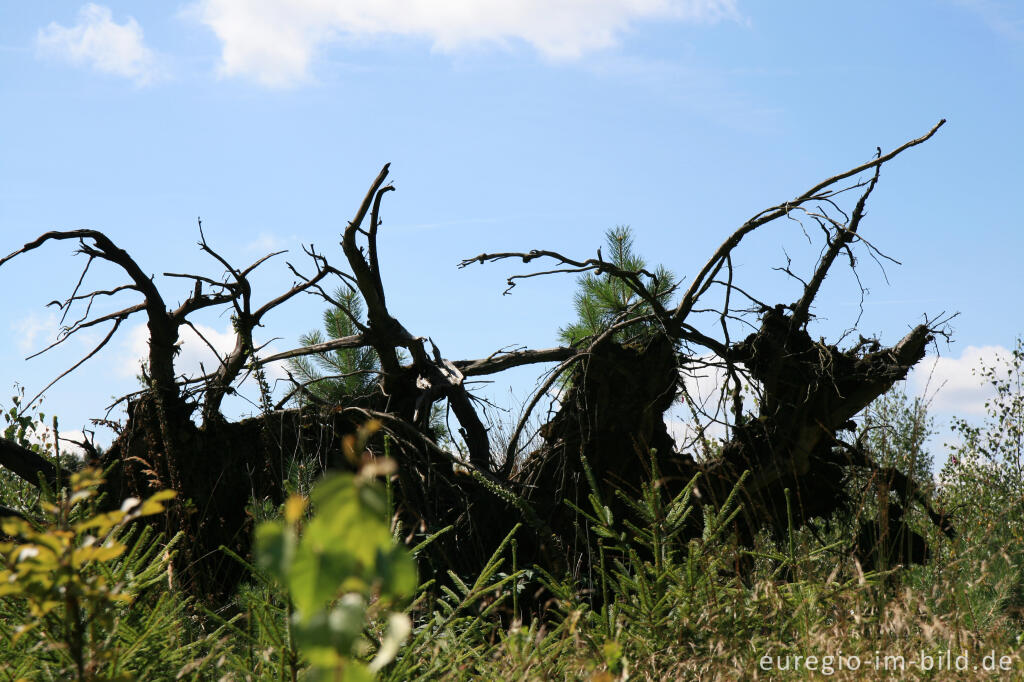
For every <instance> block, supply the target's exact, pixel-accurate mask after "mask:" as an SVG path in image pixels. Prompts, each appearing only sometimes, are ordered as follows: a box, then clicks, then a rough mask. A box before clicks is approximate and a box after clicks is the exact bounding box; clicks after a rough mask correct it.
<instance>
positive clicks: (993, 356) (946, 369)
mask: <svg viewBox="0 0 1024 682" xmlns="http://www.w3.org/2000/svg"><path fill="white" fill-rule="evenodd" d="M1009 355H1010V351H1009V350H1007V349H1006V348H1003V347H1002V346H980V347H979V346H967V347H966V348H964V349H963V351H962V352H961V353H960V357H958V358H956V357H945V356H943V357H939V356H930V357H927V358H925V359H924V360H923V361H922V362H921V363H920V364H919V365H918V366H917V367H915V368H914V371H913V372H912V373H911V375H910V377H909V378H908V379H909V381H908V383H909V384H910V385H911V386H912V387H913V389H914V390H915V391H916V392H917V393H919V394H925V395H927V396H928V397H930V398H931V404H930V407H931V409H933V410H935V411H937V412H946V413H949V414H954V415H958V416H964V417H967V416H973V415H981V414H984V413H985V401H986V400H989V399H990V398H992V396H993V395H994V393H993V390H992V387H991V386H989V385H987V384H985V383H984V381H983V380H982V378H981V377H980V376H978V375H976V374H975V370H977V369H978V368H980V367H981V366H982V365H985V366H988V367H992V366H998V365H999V364H1000V363H1001V360H1002V359H1004V358H1006V357H1008V356H1009Z"/></svg>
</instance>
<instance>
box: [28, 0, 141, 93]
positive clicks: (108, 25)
mask: <svg viewBox="0 0 1024 682" xmlns="http://www.w3.org/2000/svg"><path fill="white" fill-rule="evenodd" d="M36 45H37V47H38V48H39V49H40V50H41V51H42V52H43V53H45V54H49V55H53V56H55V57H58V58H61V59H64V60H66V61H68V62H70V63H72V64H75V65H79V66H90V67H92V68H93V69H95V70H96V71H100V72H102V73H109V74H113V75H115V76H123V77H124V78H130V79H132V80H134V81H135V82H136V83H137V84H139V85H144V84H146V83H149V82H151V81H153V80H154V79H155V78H156V77H157V70H156V62H155V58H154V55H153V52H152V51H151V50H150V49H149V48H148V47H146V45H145V44H144V43H143V39H142V27H141V26H139V23H138V22H137V21H135V19H134V18H132V17H128V19H127V21H125V23H123V24H118V23H116V22H114V19H113V15H112V14H111V12H110V9H109V8H108V7H103V6H101V5H94V4H92V3H89V4H88V5H85V6H84V7H82V9H80V10H79V11H78V23H77V24H75V25H74V26H71V27H70V28H69V27H65V26H61V25H60V24H58V23H56V22H51V23H50V25H49V26H47V27H46V28H44V29H40V30H39V33H38V34H37V35H36Z"/></svg>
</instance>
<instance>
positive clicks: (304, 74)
mask: <svg viewBox="0 0 1024 682" xmlns="http://www.w3.org/2000/svg"><path fill="white" fill-rule="evenodd" d="M189 13H190V14H191V15H192V16H194V17H196V18H197V19H198V20H199V21H200V22H202V23H203V24H205V25H206V26H208V27H209V28H210V29H212V30H213V32H214V33H215V34H216V35H217V37H218V38H219V39H220V41H221V43H222V50H221V63H220V72H221V74H222V75H224V76H242V77H246V78H251V79H253V80H255V81H257V82H259V83H262V84H263V85H267V86H271V87H284V86H290V85H295V84H298V83H302V82H304V81H307V80H308V79H309V77H310V75H309V68H310V63H311V61H312V60H313V58H314V56H315V55H316V53H317V52H318V51H319V50H320V49H321V48H323V47H324V46H326V45H328V44H330V43H332V42H335V41H338V40H341V39H346V38H347V39H352V38H357V39H359V38H367V37H377V36H385V35H391V36H404V37H411V38H419V39H426V40H428V41H430V42H431V43H432V44H433V46H434V48H435V49H437V50H441V51H444V52H452V51H456V50H459V49H463V48H466V47H478V46H481V45H498V46H507V45H511V44H515V43H525V44H527V45H529V46H531V47H532V48H533V49H535V50H536V51H537V52H539V53H540V54H542V55H543V56H545V57H548V58H553V59H574V58H578V57H580V56H582V55H584V54H586V53H588V52H591V51H594V50H600V49H603V48H608V47H611V46H614V45H616V44H617V43H618V41H619V39H620V37H621V35H622V34H623V33H625V32H627V31H628V30H629V29H630V28H631V27H632V26H633V25H634V24H635V23H637V22H639V21H652V20H670V21H690V22H717V21H721V20H723V19H736V18H738V17H739V12H738V11H737V8H736V0H589V1H588V2H580V1H579V0H262V1H260V2H253V1H252V0H199V1H198V2H197V3H196V4H195V5H193V6H192V8H191V10H190V12H189Z"/></svg>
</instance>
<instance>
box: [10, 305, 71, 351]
mask: <svg viewBox="0 0 1024 682" xmlns="http://www.w3.org/2000/svg"><path fill="white" fill-rule="evenodd" d="M58 326H59V320H58V319H57V316H56V315H55V314H54V313H50V314H49V315H47V316H46V317H42V316H40V315H37V314H36V313H32V314H30V315H29V316H27V317H23V318H21V319H20V320H15V321H14V322H12V323H11V329H12V330H13V331H14V334H15V337H16V338H17V340H18V349H19V350H21V352H22V353H28V352H29V351H32V352H34V351H37V350H42V348H45V347H46V346H48V345H50V344H51V343H53V342H54V341H56V340H57V330H58ZM40 334H43V335H44V341H43V343H42V344H40V346H37V345H36V339H38V338H39V335H40Z"/></svg>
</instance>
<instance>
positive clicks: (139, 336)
mask: <svg viewBox="0 0 1024 682" xmlns="http://www.w3.org/2000/svg"><path fill="white" fill-rule="evenodd" d="M195 327H196V329H198V330H199V332H200V333H201V334H202V335H203V338H205V339H206V341H208V342H209V345H207V343H206V342H205V341H203V339H202V338H200V337H199V334H197V333H196V332H195V330H193V329H192V328H191V327H181V331H180V332H179V342H180V343H181V350H180V352H179V353H178V356H177V357H176V358H175V360H174V368H175V371H176V372H177V373H178V374H179V375H180V374H184V375H185V376H188V377H197V376H200V375H201V373H202V369H203V368H205V369H206V371H207V372H212V371H214V370H216V369H217V367H219V366H220V363H219V361H218V360H217V357H216V356H215V355H214V353H213V351H212V350H210V346H213V347H214V348H215V349H216V350H217V354H218V355H220V356H221V357H223V356H224V354H225V353H229V352H230V351H231V350H232V349H233V348H234V347H235V332H234V330H232V329H231V325H230V324H229V325H227V328H226V329H225V330H224V331H219V330H217V329H214V328H213V327H209V326H207V325H204V324H196V325H195ZM126 343H127V345H128V352H127V353H125V354H124V355H123V356H122V357H124V358H125V359H124V361H123V362H122V363H121V364H120V365H119V367H118V373H119V374H120V375H121V376H129V377H130V376H135V375H137V374H138V373H139V366H140V364H141V363H142V362H143V361H145V360H146V359H147V358H148V357H149V329H148V327H147V326H146V325H145V323H140V324H137V325H135V326H134V327H132V329H131V331H129V332H128V337H127V341H126Z"/></svg>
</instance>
